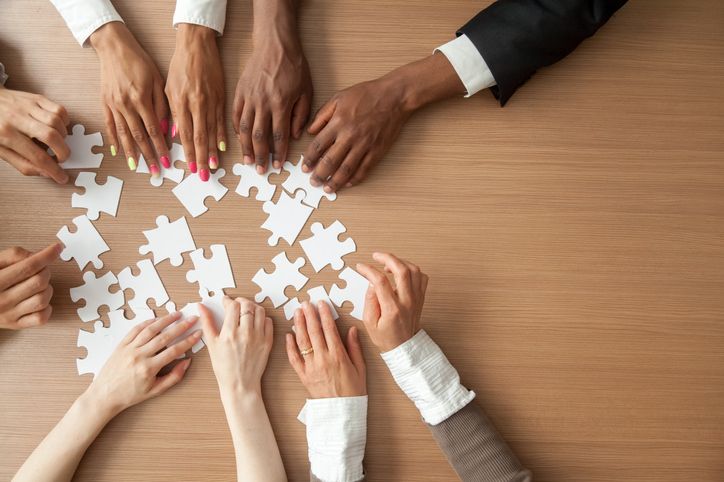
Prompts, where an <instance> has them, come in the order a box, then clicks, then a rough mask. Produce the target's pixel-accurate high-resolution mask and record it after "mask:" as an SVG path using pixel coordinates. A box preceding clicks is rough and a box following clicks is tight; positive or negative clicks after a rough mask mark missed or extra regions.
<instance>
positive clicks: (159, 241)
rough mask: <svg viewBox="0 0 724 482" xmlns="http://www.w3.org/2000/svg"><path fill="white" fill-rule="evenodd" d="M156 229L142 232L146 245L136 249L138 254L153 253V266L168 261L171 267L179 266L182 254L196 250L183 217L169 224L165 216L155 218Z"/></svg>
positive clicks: (181, 261)
mask: <svg viewBox="0 0 724 482" xmlns="http://www.w3.org/2000/svg"><path fill="white" fill-rule="evenodd" d="M156 226H157V227H156V228H154V229H149V230H146V231H144V232H143V235H144V236H146V239H147V240H148V244H144V245H142V246H140V247H139V248H138V252H139V253H140V254H148V253H153V264H158V263H160V262H161V261H163V260H165V259H168V260H169V261H170V263H171V265H173V266H181V263H183V256H182V254H183V253H186V252H189V251H193V250H195V249H196V243H194V238H193V237H192V236H191V230H189V225H188V223H186V218H185V217H183V216H182V217H180V218H178V219H177V220H176V221H174V222H172V223H170V222H169V221H168V217H167V216H163V215H161V216H159V217H157V218H156Z"/></svg>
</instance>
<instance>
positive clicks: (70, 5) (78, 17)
mask: <svg viewBox="0 0 724 482" xmlns="http://www.w3.org/2000/svg"><path fill="white" fill-rule="evenodd" d="M50 1H51V3H52V4H53V5H54V6H55V8H56V9H57V10H58V12H59V13H60V15H61V16H62V17H63V20H65V23H66V25H68V28H69V29H70V31H71V33H72V34H73V36H74V37H75V39H76V40H77V41H78V43H79V44H81V46H83V47H87V46H88V38H89V37H90V36H91V34H92V33H93V32H95V31H96V30H98V29H99V28H100V27H102V26H103V25H105V24H107V23H109V22H123V19H122V18H121V16H120V15H118V12H117V11H116V9H115V7H113V4H112V3H111V1H110V0H50Z"/></svg>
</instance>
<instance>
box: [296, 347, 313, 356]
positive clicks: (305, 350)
mask: <svg viewBox="0 0 724 482" xmlns="http://www.w3.org/2000/svg"><path fill="white" fill-rule="evenodd" d="M299 353H301V354H302V356H307V355H311V354H312V353H314V348H312V347H311V346H310V347H309V348H305V349H304V350H300V351H299Z"/></svg>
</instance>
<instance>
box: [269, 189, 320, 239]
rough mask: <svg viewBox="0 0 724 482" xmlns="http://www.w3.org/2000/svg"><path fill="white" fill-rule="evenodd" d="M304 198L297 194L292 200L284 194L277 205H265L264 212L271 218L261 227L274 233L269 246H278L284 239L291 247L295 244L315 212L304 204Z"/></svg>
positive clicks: (270, 237)
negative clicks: (280, 240)
mask: <svg viewBox="0 0 724 482" xmlns="http://www.w3.org/2000/svg"><path fill="white" fill-rule="evenodd" d="M303 196H304V195H303V194H302V193H297V195H296V197H294V198H291V197H289V195H288V194H287V193H285V192H283V193H282V195H281V197H279V201H277V203H276V204H274V203H273V202H271V201H267V202H265V203H264V207H263V209H264V212H265V213H267V214H268V215H269V217H267V219H266V221H264V224H262V225H261V227H262V228H264V229H268V230H269V231H271V232H272V234H271V236H269V240H268V243H269V246H276V245H277V244H278V243H279V239H284V240H285V241H286V242H287V243H289V246H291V245H293V244H294V241H295V240H296V239H297V236H299V232H300V231H301V230H302V228H303V227H304V225H305V224H306V223H307V220H308V219H309V216H311V215H312V211H314V208H312V207H310V206H307V205H305V204H302V197H303Z"/></svg>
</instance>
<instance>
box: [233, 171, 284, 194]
mask: <svg viewBox="0 0 724 482" xmlns="http://www.w3.org/2000/svg"><path fill="white" fill-rule="evenodd" d="M233 172H234V174H235V175H237V176H240V178H239V185H238V186H236V194H238V195H239V196H243V197H250V195H251V188H252V187H253V188H256V198H255V199H256V200H257V201H271V199H272V198H273V197H274V193H275V192H276V190H277V186H276V185H275V184H272V183H270V182H269V176H270V175H271V174H279V173H280V172H281V169H279V168H276V169H274V168H270V169H267V171H266V172H265V173H264V174H259V173H258V172H256V165H255V164H241V163H236V164H234V168H233Z"/></svg>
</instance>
